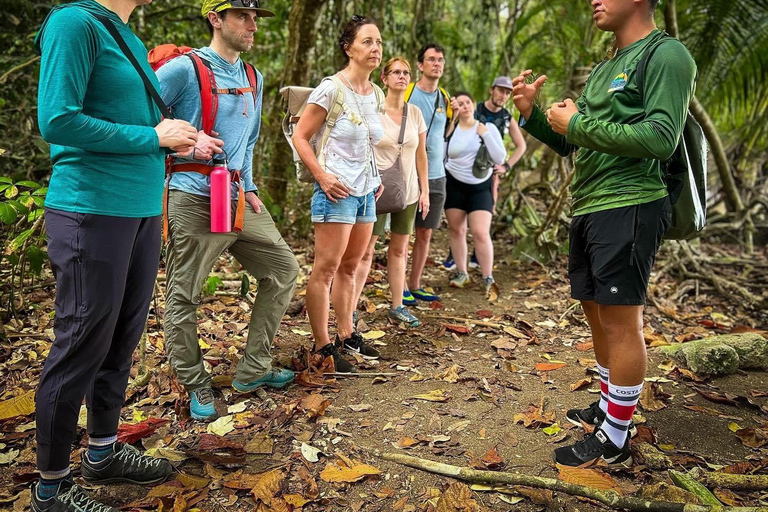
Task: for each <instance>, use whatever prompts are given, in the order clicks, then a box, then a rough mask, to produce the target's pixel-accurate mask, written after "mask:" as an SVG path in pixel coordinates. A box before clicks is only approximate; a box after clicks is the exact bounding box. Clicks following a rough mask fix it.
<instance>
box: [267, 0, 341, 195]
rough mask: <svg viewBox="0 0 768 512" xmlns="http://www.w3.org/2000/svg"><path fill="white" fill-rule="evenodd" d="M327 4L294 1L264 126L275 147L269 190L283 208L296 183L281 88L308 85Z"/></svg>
mask: <svg viewBox="0 0 768 512" xmlns="http://www.w3.org/2000/svg"><path fill="white" fill-rule="evenodd" d="M326 3H328V0H294V2H293V6H292V7H291V14H290V16H289V18H288V30H289V36H288V51H287V55H286V59H285V68H283V73H282V76H281V78H280V85H279V87H276V88H274V89H273V90H272V91H270V95H271V96H272V97H271V98H269V100H267V101H265V104H268V105H269V110H268V112H267V118H268V119H270V123H268V124H267V123H265V126H264V127H265V132H266V133H265V139H266V140H267V141H268V143H269V144H271V146H272V151H271V152H270V155H269V165H268V169H269V178H268V180H267V190H268V191H269V194H270V196H271V197H272V200H273V201H274V203H275V204H279V205H284V204H285V201H286V195H287V194H286V192H287V190H288V182H289V181H290V180H291V179H293V178H292V176H293V172H294V165H293V155H292V153H291V148H290V147H289V146H288V144H287V143H285V141H283V134H282V127H281V123H280V119H281V116H282V110H283V100H282V97H281V96H280V88H281V87H283V86H285V85H309V84H308V81H309V78H310V72H311V70H312V63H313V62H314V49H315V41H316V40H317V30H318V26H317V25H318V23H317V21H318V18H319V17H320V13H321V12H322V10H323V7H325V4H326Z"/></svg>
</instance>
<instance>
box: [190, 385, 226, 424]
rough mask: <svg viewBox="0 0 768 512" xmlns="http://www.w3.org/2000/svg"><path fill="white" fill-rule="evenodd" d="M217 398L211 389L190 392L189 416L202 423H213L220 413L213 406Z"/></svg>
mask: <svg viewBox="0 0 768 512" xmlns="http://www.w3.org/2000/svg"><path fill="white" fill-rule="evenodd" d="M214 400H215V396H214V395H213V390H212V389H211V388H200V389H195V390H194V391H190V392H189V414H190V416H192V418H194V419H196V420H200V421H213V420H215V419H216V418H218V417H219V413H217V412H216V409H215V408H214V406H213V402H214Z"/></svg>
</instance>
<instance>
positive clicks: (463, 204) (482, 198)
mask: <svg viewBox="0 0 768 512" xmlns="http://www.w3.org/2000/svg"><path fill="white" fill-rule="evenodd" d="M445 175H446V178H447V181H446V184H445V209H446V210H448V209H450V208H458V209H459V210H464V211H465V212H467V213H470V212H474V211H477V210H485V211H488V212H493V174H491V176H490V177H489V178H488V179H487V180H485V181H484V182H482V183H478V184H477V185H470V184H468V183H463V182H461V181H459V180H457V179H456V178H454V177H453V176H451V174H450V173H445Z"/></svg>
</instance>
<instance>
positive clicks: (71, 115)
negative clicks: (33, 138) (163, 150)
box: [39, 105, 160, 155]
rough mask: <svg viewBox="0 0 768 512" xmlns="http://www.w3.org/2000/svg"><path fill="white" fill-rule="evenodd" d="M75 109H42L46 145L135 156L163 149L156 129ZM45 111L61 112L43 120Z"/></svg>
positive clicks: (58, 107)
mask: <svg viewBox="0 0 768 512" xmlns="http://www.w3.org/2000/svg"><path fill="white" fill-rule="evenodd" d="M68 110H69V112H68ZM72 110H73V109H72V108H67V107H66V106H64V105H41V106H40V110H39V112H40V115H39V124H40V133H41V134H42V136H43V139H44V140H45V141H46V142H48V143H50V144H56V145H59V146H70V147H75V148H79V149H84V150H86V151H93V152H97V153H120V154H133V155H143V154H150V153H154V152H156V151H157V150H158V148H159V147H160V141H159V139H158V137H157V133H156V132H155V129H154V127H151V126H134V125H123V124H117V123H110V122H108V121H104V120H102V119H96V118H93V117H90V116H87V115H85V114H83V113H82V112H80V111H72ZM43 112H57V113H54V114H53V115H49V116H47V117H43V114H42V113H43Z"/></svg>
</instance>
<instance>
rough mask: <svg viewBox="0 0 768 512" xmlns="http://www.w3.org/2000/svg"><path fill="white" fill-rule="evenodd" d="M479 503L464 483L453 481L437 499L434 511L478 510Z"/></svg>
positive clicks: (460, 511) (462, 511)
mask: <svg viewBox="0 0 768 512" xmlns="http://www.w3.org/2000/svg"><path fill="white" fill-rule="evenodd" d="M480 510H482V509H481V508H480V505H479V504H478V503H477V501H475V500H474V499H473V498H472V491H471V490H470V488H469V487H467V485H466V484H463V483H461V482H454V483H452V484H451V485H450V486H448V488H447V489H446V490H445V492H444V493H443V495H442V496H440V498H439V499H438V500H437V505H436V506H435V512H480Z"/></svg>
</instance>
